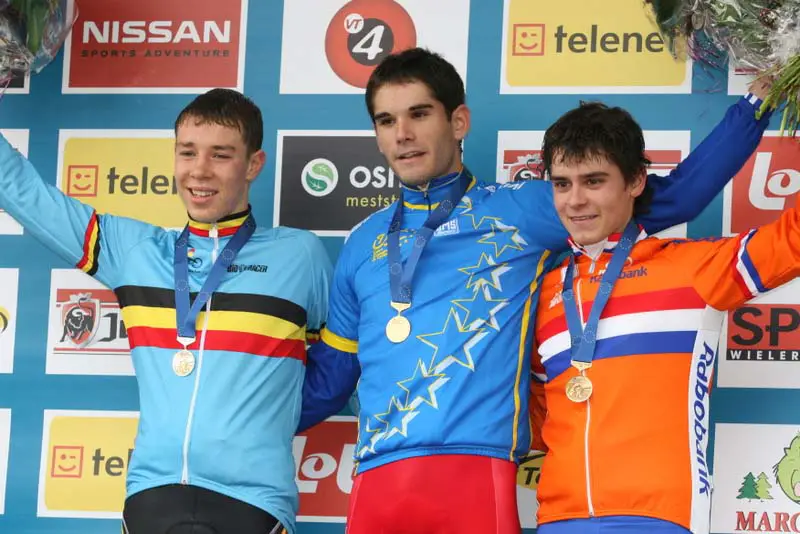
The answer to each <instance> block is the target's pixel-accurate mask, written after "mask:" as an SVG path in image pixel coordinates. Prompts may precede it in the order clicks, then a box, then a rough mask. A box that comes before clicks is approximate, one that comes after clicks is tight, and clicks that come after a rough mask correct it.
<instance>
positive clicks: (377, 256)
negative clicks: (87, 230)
mask: <svg viewBox="0 0 800 534" xmlns="http://www.w3.org/2000/svg"><path fill="white" fill-rule="evenodd" d="M366 103H367V108H368V111H369V114H370V117H371V118H372V120H373V123H374V127H375V132H376V136H377V142H378V147H379V148H380V150H381V152H382V153H383V154H384V156H386V159H387V161H388V162H389V164H390V165H391V167H392V169H393V170H394V172H395V173H396V174H397V175H398V176H399V177H400V179H401V182H402V188H401V199H400V200H399V201H398V202H396V203H394V204H393V205H391V206H389V207H388V208H387V209H384V210H381V211H379V212H377V213H375V214H373V215H372V216H370V217H368V218H367V219H366V220H364V221H363V222H362V223H361V224H360V225H359V226H357V227H356V228H355V229H354V230H353V232H352V233H351V234H350V236H349V238H348V240H347V242H346V243H345V246H344V248H343V249H342V252H341V254H340V257H339V260H338V262H337V265H336V270H335V273H334V278H333V282H332V292H331V301H330V314H329V317H328V321H327V326H326V328H325V329H324V330H323V331H322V336H321V338H322V343H320V344H318V345H316V346H315V347H314V348H312V351H311V353H310V355H309V366H308V374H307V377H306V384H305V386H304V405H303V417H302V418H301V424H300V429H304V428H307V427H309V426H312V425H314V424H316V423H317V422H319V421H321V420H323V419H324V418H325V417H327V416H329V415H332V414H334V413H337V412H338V411H339V410H340V409H341V408H342V407H343V406H344V405H345V403H346V402H347V400H348V398H349V396H350V395H351V393H352V392H353V390H354V388H355V387H356V384H357V394H358V400H359V403H360V412H359V414H358V416H359V437H358V443H357V445H356V452H355V456H356V460H357V461H358V471H357V476H356V478H355V482H354V486H353V491H352V494H351V499H350V511H349V517H348V527H347V532H348V534H372V533H376V532H426V533H429V534H439V533H441V534H444V533H450V532H481V533H490V534H491V533H494V534H512V533H513V534H517V533H518V532H519V530H520V525H519V521H518V516H517V507H516V462H517V461H518V460H519V459H520V458H521V457H522V456H523V455H525V454H526V453H527V452H528V448H529V445H530V439H531V435H530V428H529V425H528V407H527V400H528V395H529V383H530V374H529V369H530V349H531V342H532V336H531V334H532V327H533V324H532V321H531V317H535V315H533V312H534V310H535V304H536V296H537V295H538V293H539V283H540V281H541V278H542V276H543V274H544V273H546V272H547V271H549V270H550V269H551V268H552V267H553V265H554V262H555V260H556V259H557V257H558V256H559V254H560V253H561V252H564V251H566V250H567V249H568V243H567V237H568V235H567V232H566V230H565V229H564V227H563V225H562V224H561V222H560V220H559V217H558V214H557V213H556V211H555V208H554V207H553V192H552V189H551V187H550V185H549V184H546V183H544V182H541V181H529V182H514V183H508V184H505V185H502V186H497V185H494V184H491V185H485V184H482V183H480V182H479V181H477V180H476V178H475V177H473V176H472V174H471V173H470V172H469V170H468V169H467V168H466V167H465V166H464V165H463V163H462V160H461V141H462V140H463V139H464V138H465V137H466V135H467V133H468V131H469V128H470V112H469V108H468V107H467V106H466V104H465V93H464V85H463V82H462V80H461V78H460V76H459V75H458V73H457V72H456V70H455V68H453V66H452V65H451V64H450V63H448V62H447V61H445V60H444V59H443V58H441V57H440V56H438V55H436V54H433V53H431V52H429V51H426V50H422V49H412V50H406V51H404V52H401V53H399V54H395V55H391V56H388V57H387V58H386V59H384V61H383V62H382V63H381V64H380V65H379V66H378V67H377V68H376V69H375V71H374V72H373V74H372V76H371V78H370V81H369V83H368V85H367V90H366ZM759 103H760V100H759V99H758V98H756V97H755V96H752V95H748V97H747V98H742V99H740V100H739V101H737V102H736V103H735V104H734V105H732V106H731V107H730V109H729V110H728V112H727V114H726V115H725V118H724V119H723V121H722V122H721V123H720V124H719V125H718V126H717V127H716V128H715V129H714V131H713V132H712V133H711V134H710V135H709V136H708V137H707V138H706V139H705V140H704V141H703V142H702V143H701V144H700V145H699V146H698V147H697V148H696V149H695V150H694V151H693V152H692V154H690V155H689V156H688V157H687V158H686V160H685V161H683V162H682V163H681V164H680V165H679V166H678V167H677V168H676V169H675V170H674V171H673V172H672V173H671V174H670V176H668V177H665V178H662V177H658V176H651V177H649V183H650V184H651V185H652V186H653V188H654V191H655V194H654V198H653V202H652V204H651V210H650V212H649V213H648V214H646V215H643V216H642V217H641V219H640V222H641V223H642V224H643V225H644V227H645V228H646V229H647V230H648V231H649V232H658V231H660V230H663V229H665V228H668V227H670V226H673V225H675V224H678V223H681V222H685V221H688V220H691V219H692V218H694V217H695V216H696V215H697V214H698V213H699V212H700V210H701V209H702V208H703V207H705V206H706V205H707V204H708V203H709V202H710V201H711V199H712V198H714V196H715V195H716V194H717V193H719V191H720V190H721V189H722V188H723V186H724V185H725V183H726V182H727V181H728V180H730V179H731V178H732V177H733V176H734V175H735V174H736V172H737V171H738V170H739V169H740V168H741V166H742V165H743V164H744V162H745V161H746V160H747V158H748V157H749V156H750V154H751V153H752V152H753V150H754V149H755V148H756V146H757V145H758V143H759V140H760V139H761V136H762V134H763V131H764V129H765V128H766V126H767V122H768V118H767V117H768V114H767V115H766V116H765V117H763V118H762V119H760V120H756V119H755V111H756V109H757V106H758V105H759Z"/></svg>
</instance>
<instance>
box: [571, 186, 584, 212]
mask: <svg viewBox="0 0 800 534" xmlns="http://www.w3.org/2000/svg"><path fill="white" fill-rule="evenodd" d="M584 204H586V193H585V192H584V190H583V187H581V186H579V185H573V186H572V187H570V189H569V193H568V194H567V205H568V206H569V207H570V208H579V207H581V206H583V205H584Z"/></svg>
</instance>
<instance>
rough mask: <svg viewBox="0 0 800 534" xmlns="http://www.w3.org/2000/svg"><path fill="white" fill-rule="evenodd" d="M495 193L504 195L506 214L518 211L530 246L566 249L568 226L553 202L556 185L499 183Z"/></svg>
mask: <svg viewBox="0 0 800 534" xmlns="http://www.w3.org/2000/svg"><path fill="white" fill-rule="evenodd" d="M495 194H496V195H499V196H500V197H501V200H502V201H503V202H504V203H505V205H506V206H507V208H506V209H505V213H500V214H498V215H499V216H503V215H507V214H509V212H513V213H515V214H518V217H519V220H520V221H521V228H520V230H522V232H523V234H524V235H525V238H526V239H530V240H532V241H533V242H532V243H528V244H529V245H531V246H538V247H539V248H541V249H545V250H552V251H555V252H561V251H564V250H567V249H568V248H569V245H568V243H567V237H569V234H567V229H566V228H564V225H563V224H562V223H561V219H559V217H558V212H556V206H555V204H554V203H553V187H552V185H551V184H550V182H549V181H543V180H528V181H522V182H510V183H507V184H503V185H501V186H499V188H498V190H497V193H495Z"/></svg>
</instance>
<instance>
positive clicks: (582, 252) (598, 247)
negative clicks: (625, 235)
mask: <svg viewBox="0 0 800 534" xmlns="http://www.w3.org/2000/svg"><path fill="white" fill-rule="evenodd" d="M638 226H639V235H638V236H636V242H637V243H638V242H639V241H641V240H642V239H645V238H646V237H647V232H646V231H645V230H644V227H643V226H642V225H641V224H639V225H638ZM621 238H622V232H615V233H613V234H611V235H610V236H608V237H606V238H605V239H603V240H602V241H598V242H597V243H592V244H590V245H579V244H578V243H576V242H575V241H574V240H573V239H572V237H569V238H567V242H568V243H569V245H570V247H572V252H573V254H575V257H580V256H587V257H589V258H590V259H592V260H596V259H597V258H599V257H600V255H601V254H603V253H611V252H613V251H614V247H616V246H617V243H619V240H620V239H621Z"/></svg>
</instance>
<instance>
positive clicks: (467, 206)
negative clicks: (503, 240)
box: [458, 197, 500, 230]
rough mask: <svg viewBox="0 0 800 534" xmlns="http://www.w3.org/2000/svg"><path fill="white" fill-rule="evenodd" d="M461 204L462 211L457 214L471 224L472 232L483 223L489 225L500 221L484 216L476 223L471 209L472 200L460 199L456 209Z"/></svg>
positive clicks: (467, 198)
mask: <svg viewBox="0 0 800 534" xmlns="http://www.w3.org/2000/svg"><path fill="white" fill-rule="evenodd" d="M462 204H463V205H464V209H462V210H461V211H460V212H458V214H459V215H460V216H461V217H465V218H467V219H469V220H470V221H471V222H472V229H473V230H477V229H478V228H480V227H481V226H482V225H483V224H484V223H485V222H488V223H489V224H490V225H491V224H492V222H497V221H500V217H493V216H491V215H484V216H482V217H481V218H480V219H479V220H478V221H477V222H476V219H475V217H476V215H475V214H474V213H472V209H473V204H472V199H471V198H469V197H464V198H463V199H462V202H461V203H460V204H459V205H458V207H461V205H462Z"/></svg>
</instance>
